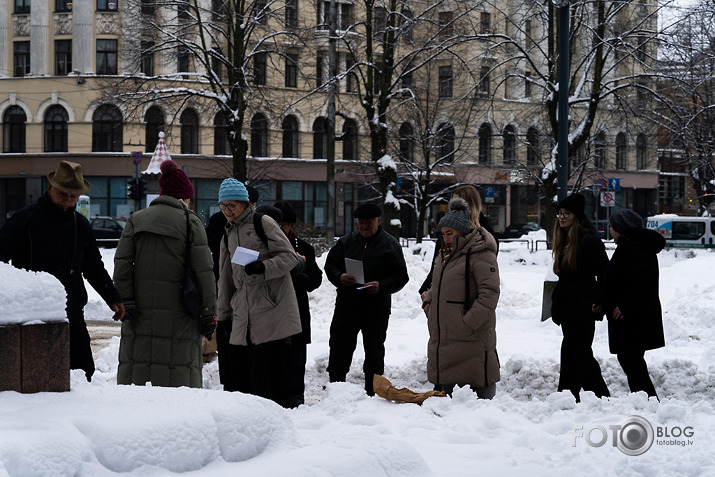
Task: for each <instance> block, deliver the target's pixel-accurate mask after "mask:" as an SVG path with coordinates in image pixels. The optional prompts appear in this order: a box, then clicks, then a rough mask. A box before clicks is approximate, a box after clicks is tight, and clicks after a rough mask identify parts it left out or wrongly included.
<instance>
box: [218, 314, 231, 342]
mask: <svg viewBox="0 0 715 477" xmlns="http://www.w3.org/2000/svg"><path fill="white" fill-rule="evenodd" d="M232 328H233V320H232V319H231V318H229V319H227V320H223V321H219V322H218V325H217V326H216V339H217V340H224V341H226V342H228V340H229V338H230V337H231V329H232Z"/></svg>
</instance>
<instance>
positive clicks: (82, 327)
mask: <svg viewBox="0 0 715 477" xmlns="http://www.w3.org/2000/svg"><path fill="white" fill-rule="evenodd" d="M69 322H70V369H81V370H83V371H84V374H85V375H86V376H87V381H91V380H92V375H93V374H94V369H95V368H94V357H93V356H92V347H91V345H90V338H89V331H87V323H85V321H84V319H83V318H70V320H69Z"/></svg>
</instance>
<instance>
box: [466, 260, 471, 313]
mask: <svg viewBox="0 0 715 477" xmlns="http://www.w3.org/2000/svg"><path fill="white" fill-rule="evenodd" d="M469 250H470V249H469V247H467V255H466V256H465V258H464V312H465V313H466V312H468V311H469V309H470V308H471V307H472V304H471V303H470V302H471V300H470V299H469V283H470V282H471V279H472V276H471V275H472V274H471V272H470V270H469Z"/></svg>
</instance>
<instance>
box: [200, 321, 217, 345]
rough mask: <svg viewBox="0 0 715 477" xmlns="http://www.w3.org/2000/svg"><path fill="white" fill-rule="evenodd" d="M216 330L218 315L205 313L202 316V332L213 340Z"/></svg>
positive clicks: (208, 338)
mask: <svg viewBox="0 0 715 477" xmlns="http://www.w3.org/2000/svg"><path fill="white" fill-rule="evenodd" d="M214 331H216V315H204V316H202V317H201V334H202V335H204V336H205V337H206V339H207V340H209V341H211V337H212V336H213V334H214Z"/></svg>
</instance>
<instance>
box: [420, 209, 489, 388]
mask: <svg viewBox="0 0 715 477" xmlns="http://www.w3.org/2000/svg"><path fill="white" fill-rule="evenodd" d="M449 207H450V210H449V212H448V213H447V214H446V215H445V216H444V217H442V219H441V220H440V221H439V229H440V230H441V233H442V240H443V243H444V247H443V248H442V250H441V251H440V253H439V254H438V255H437V257H436V258H435V263H434V276H433V279H432V286H431V287H430V289H429V290H428V291H427V293H426V295H425V299H424V301H423V305H422V306H423V308H424V310H425V314H426V315H427V323H428V327H429V334H430V337H429V342H428V345H427V377H428V379H429V381H430V382H431V383H433V384H434V385H435V389H437V390H441V391H445V392H446V393H447V394H451V392H452V390H453V389H454V386H455V385H458V386H466V385H469V386H470V387H471V388H472V390H473V391H474V392H476V393H477V395H478V396H479V397H480V398H482V399H491V398H493V397H494V395H495V394H496V383H497V381H499V379H500V375H499V356H498V355H497V348H496V346H497V336H496V311H495V310H496V307H497V302H498V301H499V266H498V264H497V256H496V253H497V244H496V240H495V239H494V237H493V236H492V235H491V234H490V233H488V232H486V231H485V230H484V229H483V228H482V227H475V228H472V227H471V224H470V215H469V207H468V205H467V203H466V202H465V201H464V200H463V199H461V198H454V199H452V200H451V201H450V202H449Z"/></svg>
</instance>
